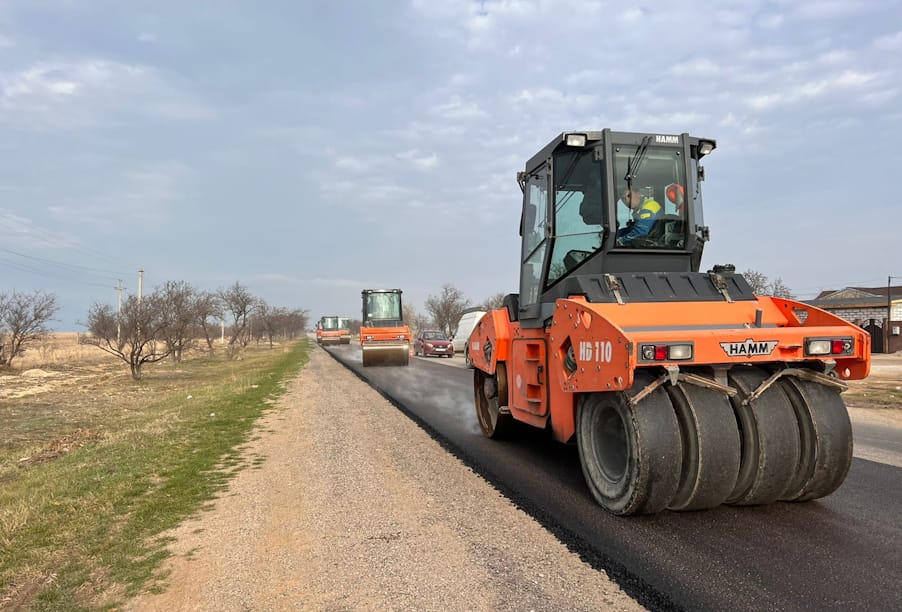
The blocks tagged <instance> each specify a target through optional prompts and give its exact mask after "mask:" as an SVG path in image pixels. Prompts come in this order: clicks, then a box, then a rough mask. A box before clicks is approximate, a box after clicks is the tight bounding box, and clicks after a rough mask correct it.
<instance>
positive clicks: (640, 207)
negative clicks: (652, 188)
mask: <svg viewBox="0 0 902 612" xmlns="http://www.w3.org/2000/svg"><path fill="white" fill-rule="evenodd" d="M622 198H623V202H624V203H625V204H626V205H627V206H629V208H630V210H631V211H632V221H630V222H629V223H627V225H626V226H625V227H621V228H619V229H618V230H617V246H630V245H631V244H632V242H633V240H635V239H636V238H642V237H644V236H646V235H647V234H648V232H650V231H651V228H652V226H653V225H654V224H655V219H657V218H658V217H660V216H661V214H662V212H663V210H664V207H663V206H661V205H660V204H659V203H658V202H656V201H655V200H654V198H652V197H646V196H644V195H643V194H642V192H641V191H640V190H639V189H637V188H635V187H628V188H626V189H625V190H624V191H623V195H622Z"/></svg>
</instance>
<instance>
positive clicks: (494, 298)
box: [482, 293, 504, 310]
mask: <svg viewBox="0 0 902 612" xmlns="http://www.w3.org/2000/svg"><path fill="white" fill-rule="evenodd" d="M502 302H504V293H496V294H494V295H491V296H489V297H487V298H486V299H485V301H484V302H483V303H482V309H483V310H498V309H499V308H501V306H502V305H503V304H502Z"/></svg>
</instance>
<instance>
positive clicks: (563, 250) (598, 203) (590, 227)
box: [547, 150, 604, 285]
mask: <svg viewBox="0 0 902 612" xmlns="http://www.w3.org/2000/svg"><path fill="white" fill-rule="evenodd" d="M554 164H555V166H554V167H555V185H554V224H553V227H554V246H553V247H552V252H551V262H550V264H549V269H548V281H547V283H548V285H551V284H553V283H554V282H555V281H556V280H557V279H559V278H560V277H561V276H563V275H564V274H565V273H566V272H569V271H570V270H572V269H574V268H575V267H576V266H578V265H579V264H580V263H581V262H582V261H584V260H585V259H586V258H587V257H588V256H589V255H591V254H592V253H593V252H594V251H596V250H597V249H598V248H599V247H600V246H601V238H602V234H601V232H602V222H603V217H604V205H603V203H602V195H601V194H602V177H603V172H602V166H601V163H600V162H599V161H595V160H594V159H593V151H592V150H579V151H565V152H562V153H559V154H557V155H556V156H555V162H554Z"/></svg>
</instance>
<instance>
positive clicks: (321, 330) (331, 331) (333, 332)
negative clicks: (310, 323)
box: [317, 317, 342, 346]
mask: <svg viewBox="0 0 902 612" xmlns="http://www.w3.org/2000/svg"><path fill="white" fill-rule="evenodd" d="M339 321H340V319H339V317H322V318H320V320H319V325H318V326H317V341H318V342H319V343H320V345H322V346H334V345H336V344H341V343H342V339H341V328H340V325H339Z"/></svg>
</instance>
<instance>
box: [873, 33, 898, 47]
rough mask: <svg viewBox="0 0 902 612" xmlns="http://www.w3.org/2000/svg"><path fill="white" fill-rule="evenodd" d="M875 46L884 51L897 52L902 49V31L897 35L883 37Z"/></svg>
mask: <svg viewBox="0 0 902 612" xmlns="http://www.w3.org/2000/svg"><path fill="white" fill-rule="evenodd" d="M874 46H875V47H876V48H878V49H880V50H882V51H896V50H898V49H902V30H900V31H899V32H896V33H895V34H889V35H887V36H881V37H880V38H878V39H877V40H875V41H874Z"/></svg>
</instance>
